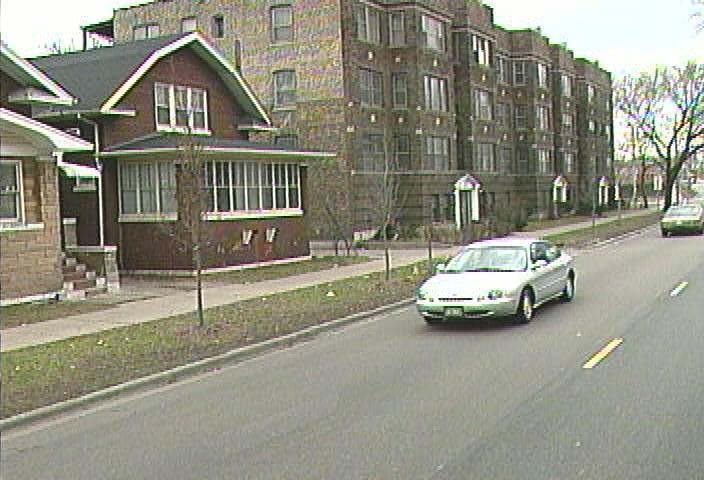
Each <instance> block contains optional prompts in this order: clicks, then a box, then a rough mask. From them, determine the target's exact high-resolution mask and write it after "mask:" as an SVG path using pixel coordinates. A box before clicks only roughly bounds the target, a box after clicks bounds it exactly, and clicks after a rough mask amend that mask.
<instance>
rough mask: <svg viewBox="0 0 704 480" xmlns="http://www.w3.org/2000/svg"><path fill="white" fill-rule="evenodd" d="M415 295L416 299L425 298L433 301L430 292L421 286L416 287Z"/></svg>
mask: <svg viewBox="0 0 704 480" xmlns="http://www.w3.org/2000/svg"><path fill="white" fill-rule="evenodd" d="M416 296H417V297H418V300H425V301H426V302H432V301H433V297H432V295H430V293H429V292H428V291H427V290H425V289H422V288H419V289H418V292H417V293H416Z"/></svg>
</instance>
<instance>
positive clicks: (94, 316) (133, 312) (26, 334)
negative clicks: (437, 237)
mask: <svg viewBox="0 0 704 480" xmlns="http://www.w3.org/2000/svg"><path fill="white" fill-rule="evenodd" d="M650 212H652V210H638V211H629V212H625V213H624V214H623V215H622V218H627V217H632V216H637V215H644V214H646V213H650ZM617 219H618V218H617V216H616V214H612V216H610V217H606V218H597V219H596V220H595V222H596V223H597V224H601V223H604V222H611V221H616V220H617ZM591 225H592V221H591V220H587V221H584V222H578V223H574V224H570V225H563V226H559V227H554V228H548V229H545V230H539V231H532V232H519V233H517V234H516V235H521V236H536V237H543V236H546V235H552V234H555V233H561V232H567V231H571V230H576V229H583V228H589V227H591ZM457 249H458V247H456V246H437V245H434V246H433V256H435V257H438V256H447V255H452V254H453V253H455V252H456V251H457ZM328 253H329V252H328ZM366 254H368V255H369V256H371V257H373V260H371V261H369V262H365V263H360V264H356V265H348V266H341V267H338V268H333V269H328V270H322V271H318V272H310V273H304V274H300V275H294V276H290V277H286V278H279V279H274V280H266V281H261V282H255V283H250V284H244V285H240V284H222V285H210V286H206V287H205V288H204V290H203V299H204V304H205V307H206V308H210V307H215V306H219V305H227V304H230V303H234V302H238V301H241V300H246V299H250V298H256V297H262V296H266V295H271V294H274V293H279V292H286V291H290V290H295V289H298V288H302V287H308V286H313V285H318V284H322V283H327V282H331V281H335V280H339V279H342V278H347V277H354V276H359V275H365V274H369V273H372V272H380V271H383V270H384V259H383V252H382V251H378V250H377V251H374V250H370V251H367V252H366ZM427 258H428V252H427V250H426V249H425V248H411V249H404V250H392V251H391V264H392V267H400V266H403V265H409V264H412V263H416V262H419V261H423V260H427ZM105 295H112V296H113V297H112V299H111V301H113V302H114V307H112V308H109V309H107V310H101V311H97V312H91V313H84V314H80V315H74V316H70V317H64V318H57V319H54V320H48V321H45V322H40V323H34V324H29V325H24V326H19V327H14V328H9V329H5V330H2V332H0V350H1V351H3V352H4V351H8V350H14V349H19V348H23V347H27V346H30V345H38V344H43V343H49V342H53V341H57V340H62V339H65V338H71V337H75V336H79V335H86V334H90V333H95V332H99V331H102V330H108V329H111V328H116V327H122V326H126V325H133V324H138V323H145V322H150V321H153V320H158V319H160V318H166V317H169V316H172V315H179V314H183V313H188V312H192V311H194V310H195V296H194V293H193V290H192V287H191V286H187V285H185V284H182V285H180V286H178V285H176V286H174V285H170V286H169V285H165V284H164V283H163V282H161V283H160V282H158V281H150V282H144V281H135V280H130V279H129V278H127V279H125V280H124V281H123V285H122V288H121V289H120V291H119V292H117V293H114V294H105Z"/></svg>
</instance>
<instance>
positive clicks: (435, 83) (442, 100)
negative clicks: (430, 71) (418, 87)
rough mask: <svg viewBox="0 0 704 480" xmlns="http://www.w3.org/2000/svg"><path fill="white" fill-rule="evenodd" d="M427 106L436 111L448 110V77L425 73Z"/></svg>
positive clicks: (424, 83)
mask: <svg viewBox="0 0 704 480" xmlns="http://www.w3.org/2000/svg"><path fill="white" fill-rule="evenodd" d="M423 80H424V81H423V85H424V90H425V108H426V110H432V111H435V112H447V79H445V78H439V77H434V76H432V75H425V76H424V77H423Z"/></svg>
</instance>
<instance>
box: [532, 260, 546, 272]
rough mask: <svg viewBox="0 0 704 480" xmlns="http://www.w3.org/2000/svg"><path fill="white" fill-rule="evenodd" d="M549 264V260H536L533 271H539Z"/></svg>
mask: <svg viewBox="0 0 704 480" xmlns="http://www.w3.org/2000/svg"><path fill="white" fill-rule="evenodd" d="M547 264H548V261H547V260H542V259H541V260H536V261H535V262H533V270H539V269H541V268H543V267H545V266H546V265H547Z"/></svg>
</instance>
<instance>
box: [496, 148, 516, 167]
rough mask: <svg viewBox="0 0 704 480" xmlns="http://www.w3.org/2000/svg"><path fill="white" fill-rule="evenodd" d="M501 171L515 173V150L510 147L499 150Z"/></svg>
mask: <svg viewBox="0 0 704 480" xmlns="http://www.w3.org/2000/svg"><path fill="white" fill-rule="evenodd" d="M499 170H501V171H502V172H504V173H513V150H512V149H511V148H509V147H502V148H500V149H499Z"/></svg>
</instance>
